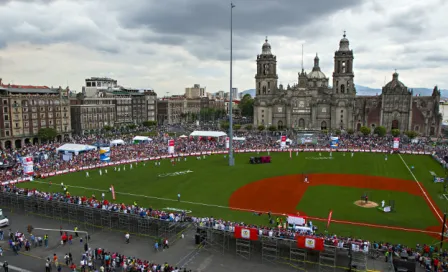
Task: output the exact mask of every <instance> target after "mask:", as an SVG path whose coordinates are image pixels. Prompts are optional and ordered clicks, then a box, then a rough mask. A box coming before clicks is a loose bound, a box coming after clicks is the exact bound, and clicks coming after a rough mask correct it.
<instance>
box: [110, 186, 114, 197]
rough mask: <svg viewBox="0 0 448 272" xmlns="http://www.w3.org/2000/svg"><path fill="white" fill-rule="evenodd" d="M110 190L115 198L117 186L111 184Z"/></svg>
mask: <svg viewBox="0 0 448 272" xmlns="http://www.w3.org/2000/svg"><path fill="white" fill-rule="evenodd" d="M110 192H111V193H112V199H113V200H115V188H114V186H113V185H111V186H110Z"/></svg>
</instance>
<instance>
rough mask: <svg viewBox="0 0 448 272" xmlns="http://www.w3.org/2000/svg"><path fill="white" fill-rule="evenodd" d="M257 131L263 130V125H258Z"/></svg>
mask: <svg viewBox="0 0 448 272" xmlns="http://www.w3.org/2000/svg"><path fill="white" fill-rule="evenodd" d="M257 129H258V131H260V132H261V131H263V130H264V129H265V127H264V125H258V127H257Z"/></svg>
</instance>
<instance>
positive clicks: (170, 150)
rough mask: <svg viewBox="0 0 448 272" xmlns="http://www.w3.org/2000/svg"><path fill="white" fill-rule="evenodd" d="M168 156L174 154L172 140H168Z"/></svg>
mask: <svg viewBox="0 0 448 272" xmlns="http://www.w3.org/2000/svg"><path fill="white" fill-rule="evenodd" d="M168 154H174V140H168Z"/></svg>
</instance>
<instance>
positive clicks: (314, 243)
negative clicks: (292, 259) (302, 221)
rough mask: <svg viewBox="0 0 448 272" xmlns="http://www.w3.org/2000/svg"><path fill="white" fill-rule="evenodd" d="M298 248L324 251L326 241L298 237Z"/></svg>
mask: <svg viewBox="0 0 448 272" xmlns="http://www.w3.org/2000/svg"><path fill="white" fill-rule="evenodd" d="M297 247H298V248H304V249H312V250H318V251H323V250H324V239H322V238H317V237H306V236H297Z"/></svg>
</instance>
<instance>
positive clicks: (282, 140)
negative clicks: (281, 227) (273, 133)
mask: <svg viewBox="0 0 448 272" xmlns="http://www.w3.org/2000/svg"><path fill="white" fill-rule="evenodd" d="M280 147H281V148H285V147H286V135H282V137H281V141H280Z"/></svg>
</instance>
